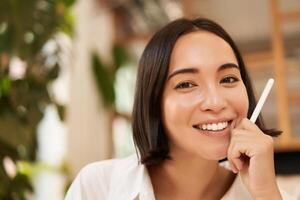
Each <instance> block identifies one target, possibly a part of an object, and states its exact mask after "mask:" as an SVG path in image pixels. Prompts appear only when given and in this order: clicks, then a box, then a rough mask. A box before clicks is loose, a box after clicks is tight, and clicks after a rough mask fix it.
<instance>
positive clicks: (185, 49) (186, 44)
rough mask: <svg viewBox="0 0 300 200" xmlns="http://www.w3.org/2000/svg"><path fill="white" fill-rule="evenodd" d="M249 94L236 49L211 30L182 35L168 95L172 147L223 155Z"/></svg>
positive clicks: (166, 117)
mask: <svg viewBox="0 0 300 200" xmlns="http://www.w3.org/2000/svg"><path fill="white" fill-rule="evenodd" d="M248 103H249V102H248V97H247V92H246V88H245V85H244V83H243V81H242V78H241V74H240V70H239V66H238V62H237V60H236V57H235V55H234V52H233V50H232V49H231V47H230V46H229V44H228V43H227V42H225V41H224V40H223V39H222V38H220V37H218V36H216V35H214V34H212V33H210V32H206V31H196V32H192V33H188V34H186V35H183V36H181V37H180V38H179V39H178V40H177V42H176V44H175V46H174V49H173V51H172V54H171V59H170V65H169V72H168V77H167V81H166V84H165V88H164V92H163V100H162V110H163V122H164V126H165V129H166V131H167V135H168V138H169V140H170V151H171V156H172V153H173V154H174V153H175V152H181V153H188V154H189V155H196V156H201V157H202V158H205V159H210V160H220V159H223V158H225V157H226V154H227V148H228V145H229V142H230V134H231V130H232V129H233V127H234V126H235V124H237V123H238V122H239V121H240V120H241V119H242V118H244V117H246V116H247V111H248Z"/></svg>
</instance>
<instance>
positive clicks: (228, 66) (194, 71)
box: [167, 63, 240, 80]
mask: <svg viewBox="0 0 300 200" xmlns="http://www.w3.org/2000/svg"><path fill="white" fill-rule="evenodd" d="M231 68H236V69H238V70H240V68H239V66H237V65H236V64H234V63H225V64H223V65H221V66H220V67H219V68H218V70H217V71H218V72H219V71H222V70H225V69H231ZM198 72H199V70H198V69H197V68H192V67H191V68H183V69H178V70H176V71H174V72H172V73H171V74H170V75H169V76H168V78H167V80H170V79H171V78H172V77H173V76H175V75H178V74H188V73H191V74H197V73H198Z"/></svg>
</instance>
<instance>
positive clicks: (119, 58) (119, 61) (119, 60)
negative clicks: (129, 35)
mask: <svg viewBox="0 0 300 200" xmlns="http://www.w3.org/2000/svg"><path fill="white" fill-rule="evenodd" d="M112 56H113V59H114V64H115V69H116V71H117V70H118V69H119V68H120V67H122V66H124V65H125V64H126V62H128V60H129V56H128V54H127V52H126V50H125V49H124V48H123V47H122V46H121V45H119V44H115V45H114V46H113V52H112Z"/></svg>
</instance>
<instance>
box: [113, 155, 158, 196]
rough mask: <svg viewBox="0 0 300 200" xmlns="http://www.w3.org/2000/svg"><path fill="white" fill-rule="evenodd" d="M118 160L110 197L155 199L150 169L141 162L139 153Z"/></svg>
mask: <svg viewBox="0 0 300 200" xmlns="http://www.w3.org/2000/svg"><path fill="white" fill-rule="evenodd" d="M118 162H119V163H118V164H117V165H116V166H115V168H114V169H113V171H112V178H111V182H110V194H109V199H110V200H119V199H139V200H154V199H155V198H154V193H153V188H152V184H151V180H150V177H149V174H148V170H147V168H146V167H145V165H143V164H141V163H139V161H138V158H137V155H136V154H134V155H131V156H130V157H128V158H124V159H121V160H119V161H118Z"/></svg>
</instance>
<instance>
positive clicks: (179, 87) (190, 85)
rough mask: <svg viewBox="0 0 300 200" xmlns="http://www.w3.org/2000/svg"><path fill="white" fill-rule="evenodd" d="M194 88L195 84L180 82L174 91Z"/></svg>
mask: <svg viewBox="0 0 300 200" xmlns="http://www.w3.org/2000/svg"><path fill="white" fill-rule="evenodd" d="M194 86H196V85H195V84H193V83H190V82H182V83H179V84H178V85H176V87H175V89H185V88H192V87H194Z"/></svg>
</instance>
